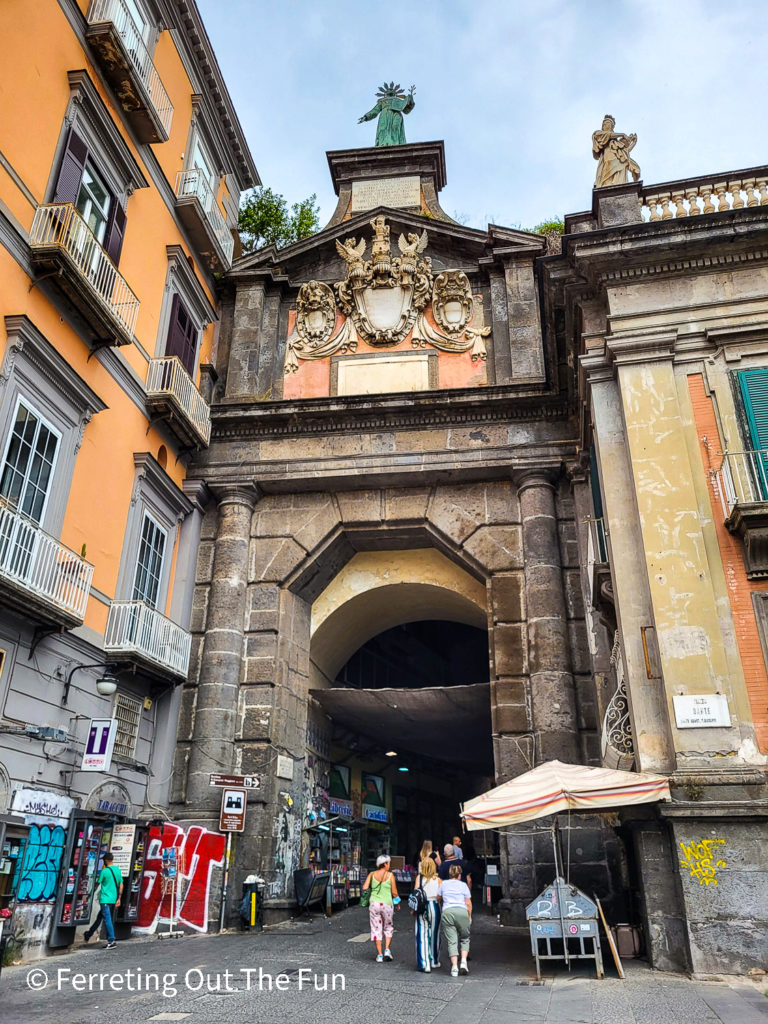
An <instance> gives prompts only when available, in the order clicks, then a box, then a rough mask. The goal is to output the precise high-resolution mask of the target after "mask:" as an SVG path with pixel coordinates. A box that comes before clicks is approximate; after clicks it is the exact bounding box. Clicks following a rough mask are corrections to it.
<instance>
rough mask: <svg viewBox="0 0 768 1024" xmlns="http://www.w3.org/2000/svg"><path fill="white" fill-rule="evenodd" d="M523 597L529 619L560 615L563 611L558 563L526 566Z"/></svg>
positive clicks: (560, 575)
mask: <svg viewBox="0 0 768 1024" xmlns="http://www.w3.org/2000/svg"><path fill="white" fill-rule="evenodd" d="M525 578H526V587H525V598H526V607H527V612H528V618H529V619H540V618H547V617H549V616H552V615H557V616H562V615H563V614H564V611H565V607H564V601H563V590H562V570H561V569H560V566H559V565H534V566H528V567H527V570H526V574H525Z"/></svg>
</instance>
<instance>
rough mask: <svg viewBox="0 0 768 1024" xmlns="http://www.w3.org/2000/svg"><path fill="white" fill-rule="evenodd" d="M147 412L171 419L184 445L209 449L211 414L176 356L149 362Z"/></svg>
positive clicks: (170, 424)
mask: <svg viewBox="0 0 768 1024" xmlns="http://www.w3.org/2000/svg"><path fill="white" fill-rule="evenodd" d="M147 408H148V409H149V410H150V411H151V412H156V413H158V414H159V415H160V416H163V417H166V418H167V419H168V425H169V427H170V428H171V430H172V431H173V432H174V433H175V434H176V436H177V437H178V438H179V440H180V441H181V442H182V444H185V445H191V446H192V447H195V448H207V447H208V442H209V441H210V439H211V410H210V408H209V407H208V403H207V402H206V401H205V399H204V398H203V396H202V395H201V394H200V392H199V391H198V390H197V388H196V387H195V383H194V381H193V380H192V378H191V377H190V376H189V374H188V373H187V371H186V370H185V369H184V367H183V366H182V364H181V360H180V359H179V358H178V357H177V356H166V357H164V358H163V359H152V360H150V363H149V372H148V373H147Z"/></svg>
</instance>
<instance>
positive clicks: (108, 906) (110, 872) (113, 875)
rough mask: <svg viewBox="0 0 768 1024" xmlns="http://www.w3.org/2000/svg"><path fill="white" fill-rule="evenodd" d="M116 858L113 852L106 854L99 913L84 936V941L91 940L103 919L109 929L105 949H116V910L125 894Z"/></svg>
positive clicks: (100, 883) (100, 879)
mask: <svg viewBox="0 0 768 1024" xmlns="http://www.w3.org/2000/svg"><path fill="white" fill-rule="evenodd" d="M114 859H115V858H114V857H113V856H112V854H111V853H105V854H104V867H103V868H102V869H101V874H100V875H99V881H98V885H99V890H100V892H99V913H98V914H97V915H96V920H95V921H94V922H93V924H92V925H91V927H90V928H89V929H88V930H87V931H86V933H85V935H84V936H83V939H84V941H85V942H89V941H90V939H91V937H92V936H93V935H94V934H95V932H96V929H97V928H98V927H99V925H100V924H101V922H102V921H103V922H104V927H105V928H106V929H107V944H106V946H105V947H104V948H105V949H114V948H115V946H116V945H117V942H116V940H115V926H114V912H115V909H116V908H117V907H119V906H120V900H121V898H122V895H123V876H122V875H121V874H120V870H119V868H116V867H115V866H114V864H113V863H112V861H113V860H114Z"/></svg>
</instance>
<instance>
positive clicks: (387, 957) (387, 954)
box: [384, 949, 392, 960]
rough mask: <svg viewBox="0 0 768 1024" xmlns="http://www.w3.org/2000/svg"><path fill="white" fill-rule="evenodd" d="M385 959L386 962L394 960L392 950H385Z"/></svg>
mask: <svg viewBox="0 0 768 1024" xmlns="http://www.w3.org/2000/svg"><path fill="white" fill-rule="evenodd" d="M384 959H385V960H391V959H392V950H391V949H385V950H384Z"/></svg>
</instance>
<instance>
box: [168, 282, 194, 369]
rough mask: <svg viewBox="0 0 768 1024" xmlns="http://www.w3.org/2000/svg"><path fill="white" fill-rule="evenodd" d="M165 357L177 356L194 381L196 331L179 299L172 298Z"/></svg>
mask: <svg viewBox="0 0 768 1024" xmlns="http://www.w3.org/2000/svg"><path fill="white" fill-rule="evenodd" d="M165 354H166V355H167V356H178V357H179V359H180V360H181V363H182V366H183V367H184V369H185V370H186V371H187V373H188V374H189V375H190V377H192V378H193V379H194V376H195V355H196V354H197V329H196V328H195V325H194V323H193V322H192V317H191V316H190V315H189V312H188V310H187V307H186V306H185V305H184V303H183V302H182V301H181V299H180V298H179V296H178V294H176V295H174V296H173V304H172V305H171V321H170V324H169V326H168V339H167V341H166V345H165Z"/></svg>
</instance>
